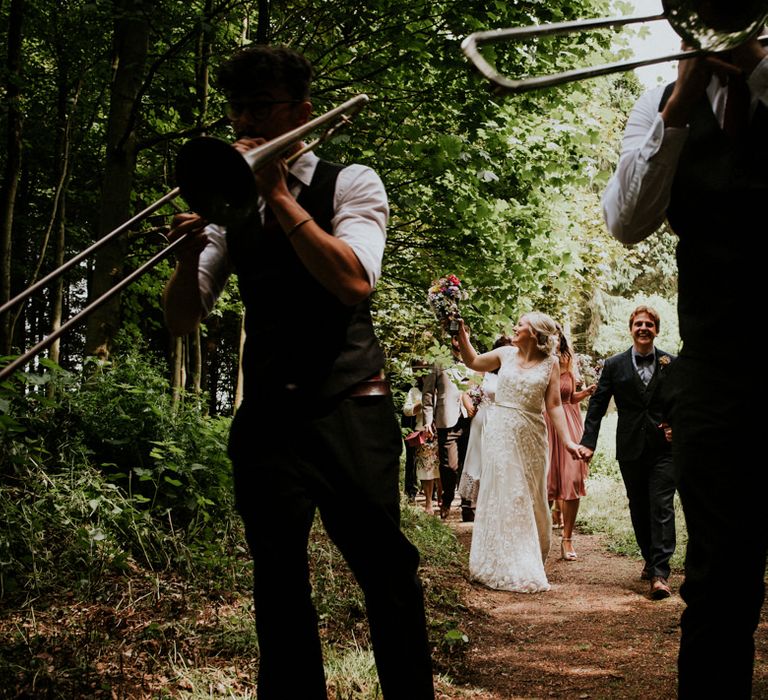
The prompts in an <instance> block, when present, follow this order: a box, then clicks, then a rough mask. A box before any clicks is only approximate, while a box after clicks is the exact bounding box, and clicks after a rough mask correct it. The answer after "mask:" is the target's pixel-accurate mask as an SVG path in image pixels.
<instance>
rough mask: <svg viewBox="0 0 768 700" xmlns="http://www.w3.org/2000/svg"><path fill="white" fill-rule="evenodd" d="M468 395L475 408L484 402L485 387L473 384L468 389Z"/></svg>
mask: <svg viewBox="0 0 768 700" xmlns="http://www.w3.org/2000/svg"><path fill="white" fill-rule="evenodd" d="M467 395H468V396H469V398H470V400H471V401H472V405H473V406H474V407H475V408H478V406H480V404H481V403H482V402H483V399H484V398H485V392H484V391H483V387H481V386H477V385H473V386H471V387H469V389H467Z"/></svg>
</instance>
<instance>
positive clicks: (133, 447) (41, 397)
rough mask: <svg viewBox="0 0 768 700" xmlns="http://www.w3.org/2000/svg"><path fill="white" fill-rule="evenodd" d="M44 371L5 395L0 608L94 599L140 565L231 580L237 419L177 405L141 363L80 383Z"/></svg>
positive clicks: (130, 361) (0, 390) (130, 359)
mask: <svg viewBox="0 0 768 700" xmlns="http://www.w3.org/2000/svg"><path fill="white" fill-rule="evenodd" d="M46 368H47V370H48V371H47V372H45V373H44V374H42V375H38V374H29V373H28V374H21V375H17V378H16V379H14V380H12V381H8V382H6V383H5V384H4V385H3V386H2V387H0V435H2V440H1V441H0V522H1V523H2V524H1V525H0V596H6V595H9V594H13V593H17V592H21V591H24V590H26V591H28V592H30V593H31V592H34V593H35V594H36V595H38V594H40V593H42V592H44V591H46V590H48V589H50V588H51V587H53V586H55V584H56V581H57V579H71V583H72V585H74V586H85V587H87V588H88V589H89V590H92V589H95V588H98V586H99V585H100V582H101V581H102V580H103V577H104V576H105V575H106V574H108V573H114V572H120V571H125V570H126V569H127V568H128V567H131V566H136V565H138V566H141V567H147V568H149V569H151V570H158V569H165V568H173V569H177V570H180V571H183V572H186V573H194V572H195V571H196V570H197V569H200V568H202V569H212V568H213V569H215V568H225V569H228V570H229V569H231V565H230V562H229V561H228V554H227V546H226V542H225V541H223V540H222V538H224V540H229V541H230V545H231V547H232V548H236V547H237V546H238V545H237V542H238V541H239V540H240V537H239V534H237V532H239V531H238V528H239V524H238V522H237V521H236V519H235V515H234V510H233V506H232V496H231V470H230V467H229V463H228V460H227V458H226V439H227V434H228V431H229V419H227V418H206V417H204V416H202V415H201V413H200V411H199V410H198V408H197V403H196V401H193V400H188V401H181V402H177V403H176V404H174V403H173V402H172V399H171V394H170V391H169V387H168V384H167V382H166V381H165V379H164V378H163V375H162V372H161V370H160V369H159V368H158V367H156V366H153V365H152V364H150V363H148V362H147V361H146V360H144V359H142V358H140V357H139V355H138V354H128V355H127V356H125V357H122V358H119V359H118V360H116V361H115V362H114V363H113V364H111V365H108V366H104V367H99V368H97V369H95V370H94V371H92V372H90V373H88V374H86V375H84V376H83V377H80V376H76V375H73V374H70V373H68V372H65V371H63V370H61V369H60V368H58V367H56V366H55V365H53V364H52V363H46ZM233 531H237V532H236V536H235V537H232V538H227V537H226V535H227V534H228V533H231V532H233Z"/></svg>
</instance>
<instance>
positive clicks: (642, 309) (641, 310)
mask: <svg viewBox="0 0 768 700" xmlns="http://www.w3.org/2000/svg"><path fill="white" fill-rule="evenodd" d="M639 314H648V315H649V316H650V317H651V318H652V319H653V322H654V323H655V324H656V332H657V333H659V332H661V319H660V318H659V314H658V312H657V311H656V309H654V308H653V307H652V306H646V305H645V304H641V305H640V306H638V307H637V308H636V309H635V310H634V311H633V312H632V313H631V314H630V315H629V330H632V322H633V321H634V320H635V316H638V315H639Z"/></svg>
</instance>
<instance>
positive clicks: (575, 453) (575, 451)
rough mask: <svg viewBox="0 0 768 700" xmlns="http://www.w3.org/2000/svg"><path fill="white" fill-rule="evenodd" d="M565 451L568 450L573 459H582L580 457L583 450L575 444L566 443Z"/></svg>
mask: <svg viewBox="0 0 768 700" xmlns="http://www.w3.org/2000/svg"><path fill="white" fill-rule="evenodd" d="M565 449H566V450H568V452H569V454H570V455H571V457H573V458H574V459H583V457H582V456H581V451H582V450H583V449H584V448H583V447H582V446H581V445H579V444H577V443H575V442H569V443H566V445H565Z"/></svg>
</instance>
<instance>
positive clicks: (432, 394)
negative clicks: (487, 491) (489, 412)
mask: <svg viewBox="0 0 768 700" xmlns="http://www.w3.org/2000/svg"><path fill="white" fill-rule="evenodd" d="M457 342H458V341H457V340H456V336H451V353H452V355H453V359H454V362H453V364H451V365H450V366H448V367H442V366H440V365H438V364H435V365H434V366H433V368H432V372H431V373H430V374H428V375H426V377H425V378H424V391H423V395H422V399H423V404H424V423H425V425H426V426H427V430H430V431H433V432H434V429H433V428H432V426H434V428H435V429H436V431H437V448H438V454H439V456H440V483H441V484H442V488H443V496H442V500H441V502H440V517H441V518H443V519H445V518H447V517H448V514H449V512H450V510H451V504H452V503H453V498H454V496H455V495H456V485H457V483H458V481H459V479H460V478H461V469H462V466H463V463H464V451H465V449H466V442H465V439H466V437H465V436H466V435H468V431H469V418H468V413H467V408H466V405H465V404H464V401H463V396H462V395H463V390H462V388H461V387H462V386H463V385H466V384H467V382H468V381H469V372H468V371H467V368H466V367H465V366H464V365H463V364H462V363H461V362H460V356H459V349H458V344H457ZM468 511H469V512H468ZM470 513H471V507H470V506H469V505H468V504H467V505H464V504H462V518H463V519H464V520H469V519H471V515H470Z"/></svg>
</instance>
